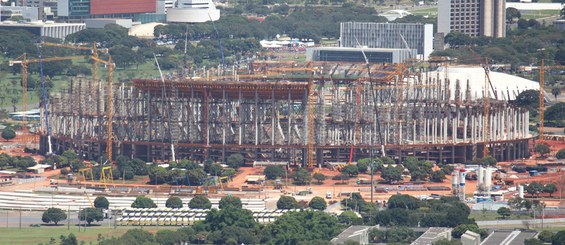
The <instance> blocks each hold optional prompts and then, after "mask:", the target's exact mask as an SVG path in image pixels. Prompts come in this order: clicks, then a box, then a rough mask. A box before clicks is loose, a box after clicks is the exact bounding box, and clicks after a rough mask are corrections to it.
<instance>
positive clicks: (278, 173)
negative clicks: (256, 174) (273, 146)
mask: <svg viewBox="0 0 565 245" xmlns="http://www.w3.org/2000/svg"><path fill="white" fill-rule="evenodd" d="M263 173H264V174H265V177H267V179H278V178H280V177H282V176H284V173H285V171H284V168H283V167H281V166H276V165H269V166H267V167H266V168H265V170H264V171H263Z"/></svg>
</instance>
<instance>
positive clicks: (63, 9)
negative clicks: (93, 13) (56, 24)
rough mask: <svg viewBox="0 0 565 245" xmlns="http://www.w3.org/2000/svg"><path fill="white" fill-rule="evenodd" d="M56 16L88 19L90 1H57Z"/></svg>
mask: <svg viewBox="0 0 565 245" xmlns="http://www.w3.org/2000/svg"><path fill="white" fill-rule="evenodd" d="M57 10H58V16H59V17H63V18H68V19H81V18H89V17H90V0H58V1H57Z"/></svg>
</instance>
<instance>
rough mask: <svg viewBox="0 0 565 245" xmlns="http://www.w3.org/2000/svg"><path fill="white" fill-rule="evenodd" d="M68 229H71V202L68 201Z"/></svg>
mask: <svg viewBox="0 0 565 245" xmlns="http://www.w3.org/2000/svg"><path fill="white" fill-rule="evenodd" d="M67 205H68V206H67V230H70V229H71V203H67Z"/></svg>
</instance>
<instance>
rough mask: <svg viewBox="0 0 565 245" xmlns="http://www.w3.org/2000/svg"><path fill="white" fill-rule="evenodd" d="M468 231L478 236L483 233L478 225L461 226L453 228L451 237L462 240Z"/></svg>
mask: <svg viewBox="0 0 565 245" xmlns="http://www.w3.org/2000/svg"><path fill="white" fill-rule="evenodd" d="M467 231H472V232H475V233H477V234H480V233H481V230H480V229H479V226H478V225H477V224H461V225H458V226H456V227H455V228H453V231H452V232H451V235H453V237H455V238H461V236H462V235H463V234H465V232H467Z"/></svg>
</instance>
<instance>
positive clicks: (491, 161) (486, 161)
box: [478, 156, 497, 167]
mask: <svg viewBox="0 0 565 245" xmlns="http://www.w3.org/2000/svg"><path fill="white" fill-rule="evenodd" d="M478 162H479V164H480V165H482V166H491V167H492V166H496V162H497V161H496V158H494V157H492V156H486V157H483V158H481V159H479V160H478Z"/></svg>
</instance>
